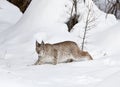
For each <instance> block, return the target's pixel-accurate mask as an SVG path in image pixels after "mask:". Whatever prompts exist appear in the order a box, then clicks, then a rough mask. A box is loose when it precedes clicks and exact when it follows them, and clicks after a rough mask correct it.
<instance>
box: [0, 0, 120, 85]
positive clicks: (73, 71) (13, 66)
mask: <svg viewBox="0 0 120 87" xmlns="http://www.w3.org/2000/svg"><path fill="white" fill-rule="evenodd" d="M1 1H2V3H5V4H4V5H3V4H2V5H3V7H5V6H6V8H9V9H8V12H9V11H11V10H12V9H14V11H15V12H16V13H17V14H18V17H16V16H15V15H16V14H14V13H15V12H14V11H13V12H10V13H9V14H11V16H7V17H10V18H12V17H13V18H14V16H15V17H16V18H15V19H14V20H13V21H12V22H11V20H6V15H4V14H6V13H3V12H2V15H0V16H2V18H1V19H0V21H1V22H0V27H1V28H0V30H1V29H2V28H4V31H1V32H0V86H1V87H8V86H12V87H56V86H57V87H61V86H62V87H80V86H82V87H108V86H109V87H113V86H115V87H119V86H120V84H119V80H120V78H119V77H120V74H119V73H120V59H119V56H120V54H119V51H120V48H119V47H120V46H119V45H120V41H119V35H120V34H119V33H120V30H119V28H120V22H118V21H117V20H116V19H115V17H114V16H112V15H109V16H108V17H107V19H105V14H104V13H102V12H101V11H99V10H98V9H97V8H96V6H95V5H93V9H94V10H95V16H96V17H98V18H97V20H96V22H97V25H96V27H95V28H94V29H92V30H91V31H90V32H89V38H88V39H87V41H88V44H86V50H88V51H89V52H90V54H91V55H92V56H93V58H94V60H93V61H81V62H72V63H61V64H57V65H51V64H44V65H40V66H39V65H37V66H34V65H33V64H34V62H35V61H36V60H37V54H36V52H35V49H34V48H35V41H36V40H38V41H39V42H41V40H44V41H45V42H49V43H56V42H60V41H65V40H72V41H73V40H74V41H75V42H76V43H78V45H79V46H80V43H81V39H80V38H79V37H78V36H79V34H80V33H79V32H80V30H79V28H81V29H83V28H84V21H85V17H86V12H87V8H86V7H85V5H87V4H85V5H84V4H83V3H80V4H79V8H80V9H81V8H83V9H82V10H81V11H80V12H81V14H83V15H84V17H83V18H82V19H81V20H80V22H79V23H78V24H77V25H76V26H75V28H74V30H73V31H72V32H70V33H68V31H67V26H66V25H65V23H64V22H65V21H66V20H67V18H68V17H69V15H68V14H67V11H69V6H70V1H69V0H51V1H50V0H33V1H32V3H31V4H30V6H29V8H28V9H27V11H26V12H25V14H24V15H23V16H22V18H21V19H20V17H21V12H20V11H19V10H18V9H17V8H16V7H15V6H13V5H11V4H9V3H8V2H6V1H5V0H1ZM1 1H0V2H1ZM89 1H90V2H91V0H89ZM6 4H7V5H6ZM2 5H1V4H0V7H1V8H2V10H3V11H6V9H5V8H3V7H2ZM65 5H68V7H65ZM0 10H1V9H0ZM19 19H20V20H19ZM18 20H19V21H18ZM17 21H18V22H17ZM8 22H9V23H12V24H10V25H9V24H7V23H8ZM16 22H17V23H16ZM3 23H5V24H6V25H7V26H8V27H9V28H8V27H6V26H5V27H4V26H2V24H3ZM15 23H16V24H15Z"/></svg>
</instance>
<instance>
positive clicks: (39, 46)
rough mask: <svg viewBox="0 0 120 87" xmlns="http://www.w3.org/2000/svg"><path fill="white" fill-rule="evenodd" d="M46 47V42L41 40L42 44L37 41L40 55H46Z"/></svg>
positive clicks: (37, 49)
mask: <svg viewBox="0 0 120 87" xmlns="http://www.w3.org/2000/svg"><path fill="white" fill-rule="evenodd" d="M44 47H45V44H44V42H43V41H42V42H41V44H40V43H39V42H37V41H36V52H37V53H38V56H43V55H44Z"/></svg>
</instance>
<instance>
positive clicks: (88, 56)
mask: <svg viewBox="0 0 120 87" xmlns="http://www.w3.org/2000/svg"><path fill="white" fill-rule="evenodd" d="M85 53H86V56H87V58H88V60H93V58H92V56H91V55H90V54H89V53H88V52H85Z"/></svg>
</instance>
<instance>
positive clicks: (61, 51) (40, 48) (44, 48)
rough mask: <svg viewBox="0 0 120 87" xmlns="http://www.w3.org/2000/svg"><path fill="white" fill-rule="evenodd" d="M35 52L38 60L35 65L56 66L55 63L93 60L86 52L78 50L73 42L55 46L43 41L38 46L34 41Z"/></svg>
mask: <svg viewBox="0 0 120 87" xmlns="http://www.w3.org/2000/svg"><path fill="white" fill-rule="evenodd" d="M36 52H37V54H38V60H37V61H36V63H35V65H41V64H44V63H52V64H54V65H56V64H57V63H65V62H66V63H67V62H72V61H78V60H80V59H81V58H87V59H88V60H93V59H92V57H91V55H90V54H89V53H88V52H86V51H82V50H80V49H79V47H78V45H77V44H76V43H75V42H73V41H64V42H60V43H56V44H49V43H46V44H45V43H44V42H43V41H42V42H41V44H40V43H38V42H37V41H36Z"/></svg>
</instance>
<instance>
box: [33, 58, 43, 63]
mask: <svg viewBox="0 0 120 87" xmlns="http://www.w3.org/2000/svg"><path fill="white" fill-rule="evenodd" d="M40 58H41V57H40V56H39V57H38V60H37V61H36V62H35V63H34V65H41V64H43V62H42V61H41V59H40Z"/></svg>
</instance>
